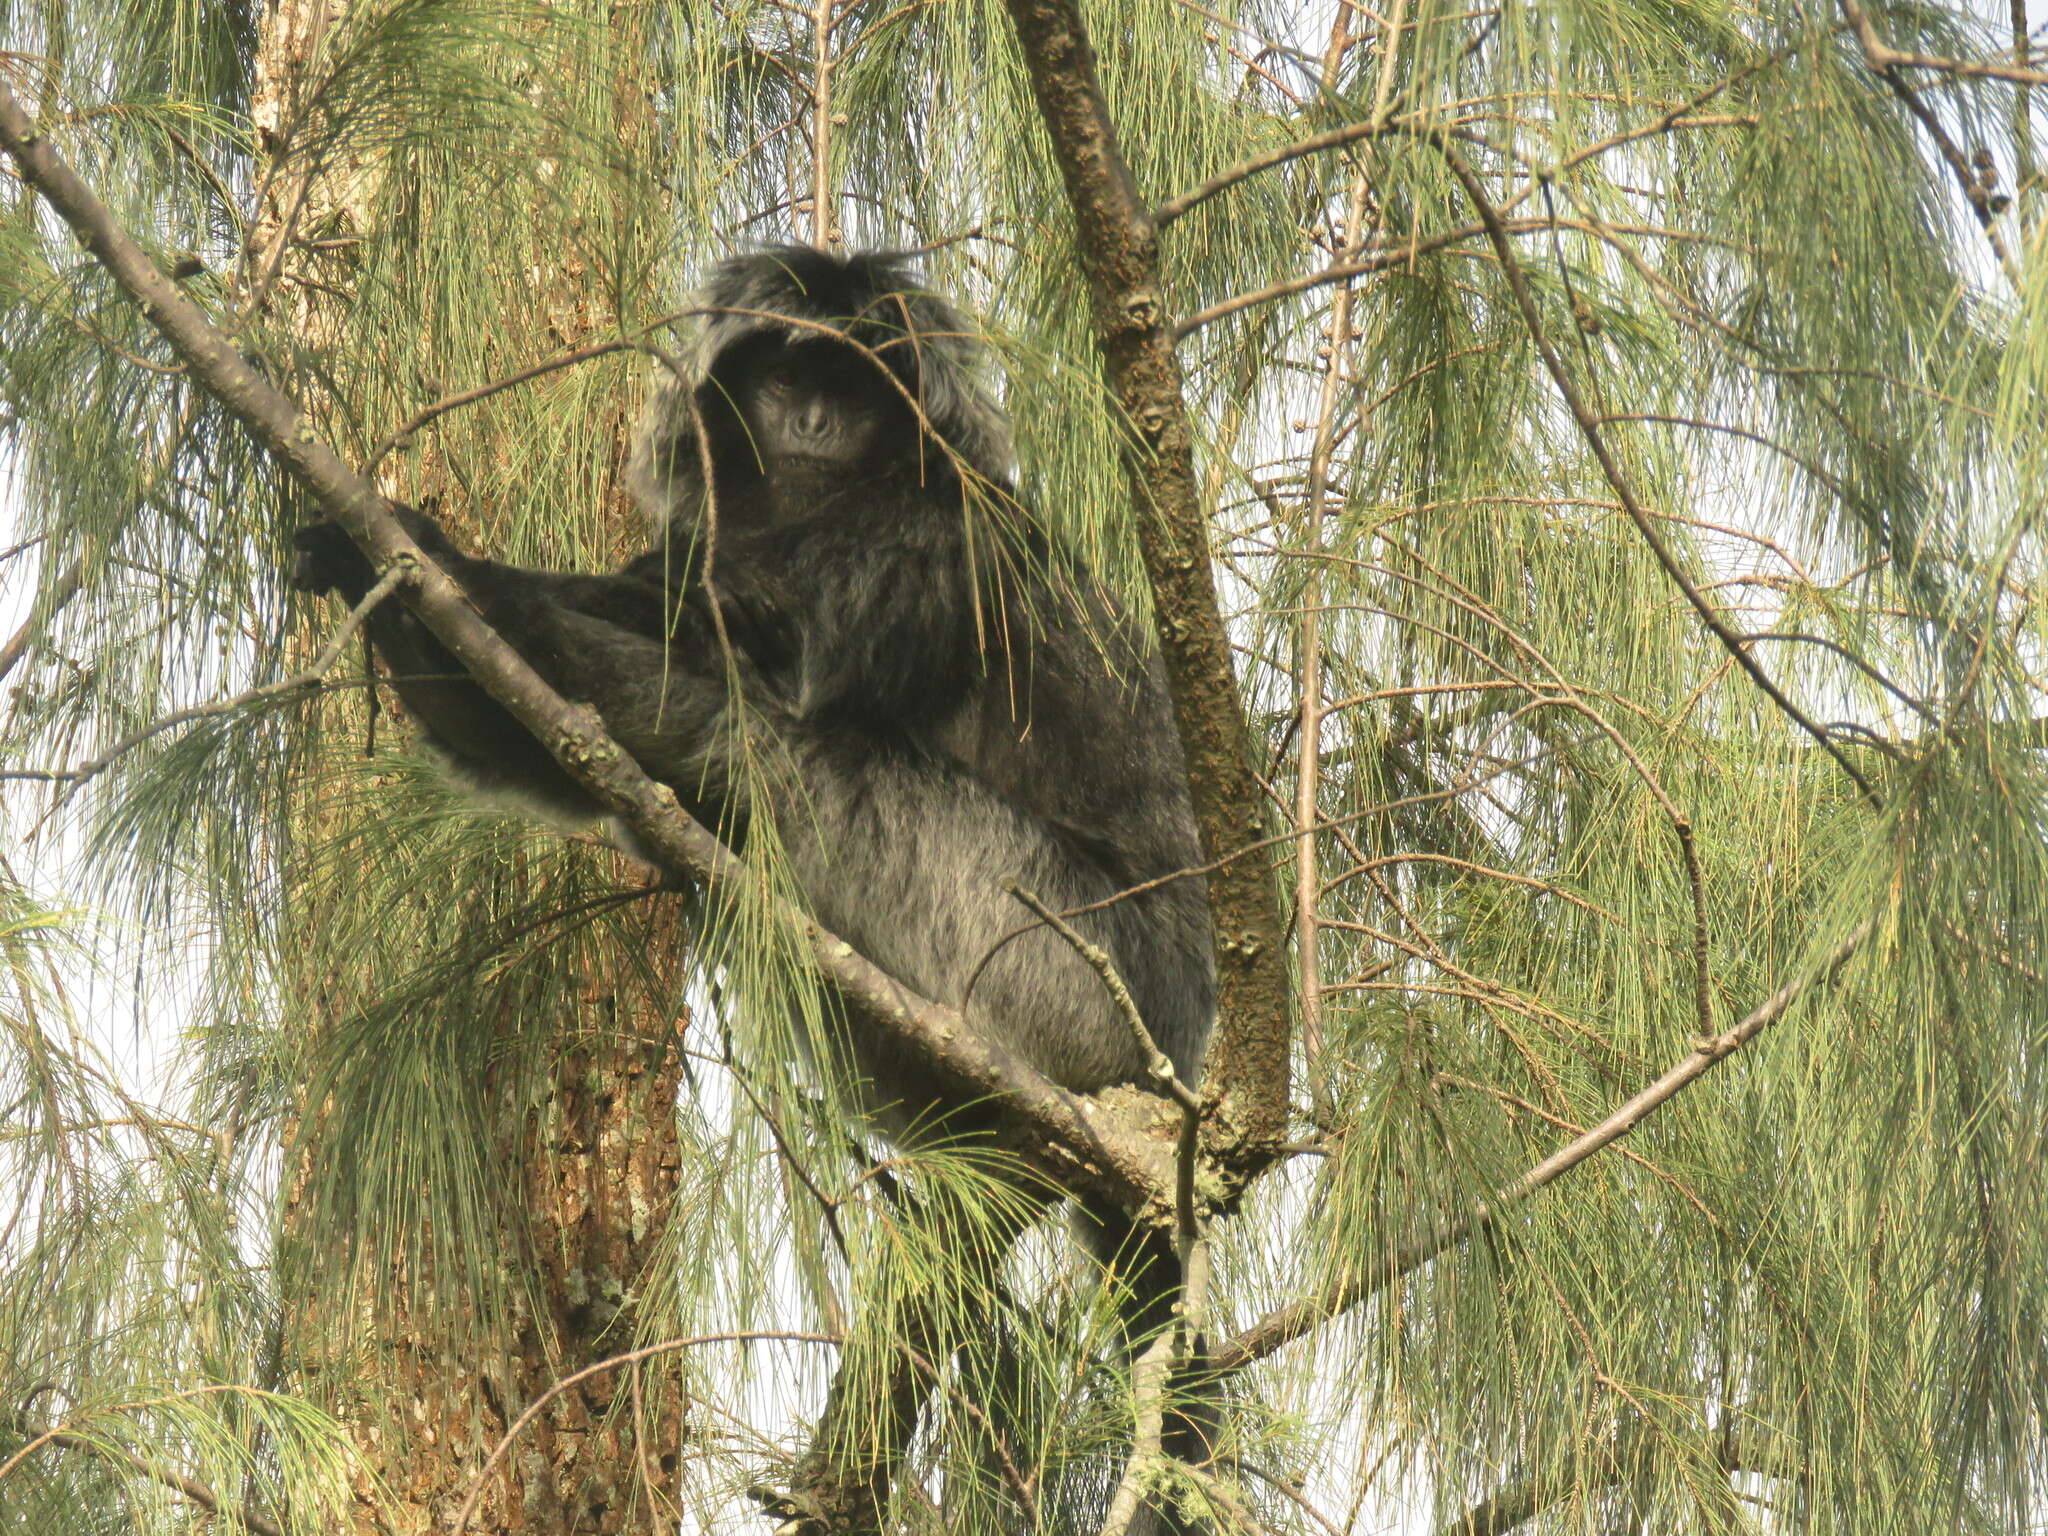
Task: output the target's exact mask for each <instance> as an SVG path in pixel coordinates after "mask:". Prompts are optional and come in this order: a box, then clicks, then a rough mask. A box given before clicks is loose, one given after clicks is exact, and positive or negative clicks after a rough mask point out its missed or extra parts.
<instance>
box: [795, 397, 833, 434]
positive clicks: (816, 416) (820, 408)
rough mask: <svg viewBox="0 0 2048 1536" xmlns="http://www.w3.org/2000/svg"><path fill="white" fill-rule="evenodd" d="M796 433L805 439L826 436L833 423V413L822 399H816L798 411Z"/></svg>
mask: <svg viewBox="0 0 2048 1536" xmlns="http://www.w3.org/2000/svg"><path fill="white" fill-rule="evenodd" d="M795 425H796V435H797V436H798V437H800V438H805V439H816V438H821V437H823V436H825V434H826V432H827V431H828V430H829V429H830V427H831V425H832V413H831V412H830V411H828V410H826V409H825V406H824V403H823V402H822V401H814V402H813V403H812V404H810V405H807V406H805V407H804V408H803V409H801V410H799V411H798V412H797V413H796V423H795Z"/></svg>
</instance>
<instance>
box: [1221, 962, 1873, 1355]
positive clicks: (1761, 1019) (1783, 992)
mask: <svg viewBox="0 0 2048 1536" xmlns="http://www.w3.org/2000/svg"><path fill="white" fill-rule="evenodd" d="M1869 936H1870V924H1868V923H1865V924H1863V925H1862V926H1860V927H1858V928H1857V929H1856V931H1855V932H1853V933H1851V934H1850V935H1849V936H1848V937H1847V938H1846V939H1844V940H1843V941H1842V942H1841V943H1840V944H1838V945H1836V946H1835V948H1834V951H1833V952H1832V953H1831V954H1830V955H1829V956H1828V957H1827V958H1826V959H1825V960H1823V961H1822V962H1821V963H1820V965H1819V966H1817V967H1816V968H1815V969H1814V970H1813V971H1812V972H1810V973H1809V974H1807V975H1804V976H1796V977H1794V978H1793V979H1792V980H1791V981H1788V982H1786V983H1785V985H1783V986H1782V987H1780V988H1778V990H1777V991H1775V992H1773V993H1772V994H1771V995H1770V996H1769V997H1767V998H1765V999H1764V1000H1763V1002H1761V1003H1759V1004H1758V1005H1757V1006H1756V1008H1755V1009H1754V1010H1753V1011H1751V1012H1750V1013H1749V1015H1748V1016H1747V1017H1745V1018H1744V1019H1742V1020H1741V1022H1739V1023H1737V1024H1736V1025H1734V1026H1733V1027H1732V1028H1730V1029H1728V1030H1726V1031H1724V1032H1723V1033H1721V1034H1718V1035H1710V1036H1708V1037H1706V1038H1704V1039H1701V1040H1696V1041H1694V1042H1693V1048H1692V1050H1691V1052H1690V1053H1689V1054H1687V1055H1686V1056H1685V1057H1684V1058H1682V1059H1681V1060H1680V1061H1678V1062H1677V1063H1676V1064H1674V1065H1673V1066H1671V1067H1670V1068H1668V1069H1667V1070H1666V1071H1665V1072H1664V1073H1663V1074H1662V1075H1661V1076H1659V1077H1658V1078H1657V1079H1656V1080H1655V1081H1654V1082H1652V1083H1650V1084H1648V1085H1647V1086H1646V1087H1643V1088H1641V1089H1639V1090H1637V1092H1636V1093H1635V1094H1633V1095H1632V1096H1631V1097H1630V1098H1629V1099H1628V1101H1627V1102H1626V1103H1624V1104H1622V1105H1621V1107H1620V1108H1618V1109H1616V1110H1615V1111H1614V1112H1613V1113H1612V1114H1610V1115H1609V1116H1608V1117H1607V1118H1606V1119H1604V1120H1602V1121H1601V1122H1600V1123H1599V1124H1598V1125H1596V1126H1594V1127H1593V1128H1592V1129H1591V1130H1589V1131H1587V1132H1586V1133H1585V1134H1584V1135H1583V1136H1577V1137H1574V1138H1573V1139H1572V1140H1571V1141H1569V1142H1567V1143H1566V1144H1565V1145H1564V1146H1562V1147H1560V1148H1558V1149H1557V1151H1555V1152H1553V1153H1551V1154H1550V1156H1548V1157H1546V1158H1544V1159H1543V1161H1541V1162H1540V1163H1537V1164H1536V1165H1535V1166H1534V1167H1532V1168H1531V1169H1529V1171H1528V1172H1526V1173H1524V1174H1523V1175H1522V1176H1521V1177H1520V1178H1517V1179H1514V1180H1512V1181H1510V1182H1509V1183H1506V1184H1503V1185H1502V1186H1501V1187H1500V1188H1499V1189H1497V1190H1496V1191H1494V1194H1493V1198H1492V1199H1490V1200H1487V1201H1485V1202H1484V1203H1482V1204H1480V1205H1478V1206H1475V1207H1474V1208H1473V1209H1472V1211H1471V1213H1470V1214H1469V1215H1467V1216H1465V1217H1464V1218H1463V1219H1462V1220H1459V1221H1454V1222H1452V1223H1450V1224H1449V1225H1447V1226H1445V1227H1444V1228H1442V1229H1441V1230H1439V1231H1438V1232H1436V1233H1434V1234H1431V1235H1429V1236H1426V1237H1422V1238H1419V1239H1417V1240H1416V1241H1415V1242H1412V1243H1410V1244H1408V1245H1407V1246H1406V1247H1403V1248H1400V1249H1397V1250H1395V1251H1394V1252H1393V1253H1392V1254H1390V1255H1388V1256H1387V1260H1386V1262H1385V1263H1384V1264H1383V1265H1382V1266H1380V1267H1379V1268H1377V1269H1375V1270H1373V1271H1372V1272H1371V1273H1369V1274H1361V1275H1358V1276H1356V1277H1355V1278H1353V1279H1352V1280H1350V1281H1348V1282H1347V1283H1346V1284H1344V1285H1342V1286H1339V1287H1338V1288H1337V1289H1336V1290H1334V1291H1332V1292H1331V1293H1330V1294H1328V1295H1326V1296H1320V1297H1317V1298H1314V1299H1312V1300H1309V1301H1301V1302H1295V1303H1293V1304H1291V1305H1289V1306H1285V1307H1281V1308H1279V1309H1278V1310H1276V1311H1273V1312H1269V1313H1267V1314H1266V1316H1265V1317H1263V1318H1262V1319H1260V1320H1259V1321H1258V1322H1256V1323H1254V1324H1252V1326H1251V1327H1249V1328H1247V1329H1245V1331H1244V1332H1243V1333H1240V1334H1239V1335H1238V1336H1237V1337H1236V1338H1234V1339H1231V1340H1230V1341H1229V1342H1228V1343H1226V1344H1224V1345H1223V1346H1222V1347H1220V1348H1219V1349H1218V1350H1217V1351H1216V1354H1215V1357H1214V1359H1215V1366H1216V1369H1217V1370H1219V1371H1229V1370H1236V1369H1238V1368H1239V1367H1241V1366H1246V1365H1250V1364H1251V1363H1252V1362H1253V1361H1254V1360H1260V1359H1263V1358H1264V1357H1265V1356H1267V1355H1270V1354H1272V1353H1273V1351H1274V1350H1276V1349H1278V1348H1280V1346H1281V1345H1283V1344H1287V1343H1290V1342H1292V1341H1293V1340H1295V1339H1298V1338H1300V1337H1302V1336H1303V1335H1304V1334H1307V1333H1309V1332H1311V1331H1313V1330H1314V1329H1316V1328H1317V1327H1319V1326H1321V1325H1322V1324H1323V1323H1326V1322H1328V1321H1329V1320H1330V1319H1331V1318H1333V1317H1335V1316H1337V1315H1338V1314H1339V1313H1341V1312H1346V1311H1349V1310H1350V1309H1351V1308H1352V1307H1355V1306H1357V1305H1358V1304H1359V1303H1360V1302H1362V1301H1364V1300H1365V1299H1366V1298H1367V1297H1369V1296H1372V1295H1375V1294H1377V1293H1378V1292H1379V1291H1380V1290H1382V1289H1384V1288H1385V1287H1386V1286H1389V1285H1391V1284H1393V1283H1394V1282H1395V1281H1397V1280H1399V1279H1401V1278H1402V1277H1403V1276H1404V1275H1407V1274H1409V1273H1411V1272H1412V1271H1414V1270H1417V1269H1420V1268H1421V1267H1422V1266H1423V1265H1425V1264H1427V1263H1428V1262H1429V1261H1430V1260H1431V1259H1434V1258H1436V1257H1437V1256H1438V1255H1439V1254H1442V1253H1446V1252H1448V1251H1449V1250H1451V1249H1452V1248H1455V1247H1457V1246H1458V1244H1460V1243H1462V1242H1464V1241H1465V1240H1466V1239H1467V1238H1469V1237H1472V1236H1474V1235H1475V1234H1477V1233H1479V1232H1481V1231H1484V1230H1485V1229H1486V1228H1487V1227H1489V1226H1491V1225H1492V1224H1493V1222H1494V1220H1495V1219H1496V1218H1497V1217H1499V1216H1500V1215H1501V1213H1502V1212H1504V1211H1506V1210H1507V1209H1508V1208H1509V1207H1510V1206H1513V1205H1516V1204H1519V1203H1520V1202H1521V1201H1523V1200H1526V1199H1528V1198H1529V1196H1531V1195H1533V1194H1535V1193H1536V1192H1537V1191H1538V1190H1539V1189H1542V1188H1543V1187H1544V1186H1545V1185H1546V1184H1550V1183H1554V1182H1555V1181H1556V1180H1558V1179H1560V1178H1562V1177H1563V1176H1564V1175H1565V1174H1567V1173H1570V1172H1571V1171H1572V1169H1574V1168H1576V1167H1578V1166H1579V1164H1581V1163H1583V1162H1584V1161H1585V1160H1586V1159H1587V1158H1589V1157H1591V1156H1592V1155H1593V1154H1594V1153H1596V1152H1599V1151H1601V1150H1602V1149H1604V1148H1606V1147H1609V1146H1612V1145H1613V1144H1614V1143H1615V1142H1617V1141H1619V1140H1621V1138H1622V1137H1624V1136H1626V1135H1627V1134H1628V1133H1629V1132H1630V1131H1632V1130H1634V1129H1635V1128H1636V1127H1637V1126H1638V1125H1640V1124H1642V1123H1643V1121H1644V1120H1645V1119H1647V1118H1648V1117H1649V1116H1650V1115H1652V1114H1654V1113H1655V1112H1656V1111H1657V1110H1659V1109H1661V1108H1662V1107H1663V1106H1664V1105H1666V1104H1668V1103H1669V1102H1670V1101H1671V1100H1673V1099H1675V1098H1677V1097H1678V1095H1679V1094H1681V1093H1683V1092H1684V1091H1685V1090H1686V1089H1687V1088H1689V1087H1691V1086H1692V1084H1693V1083H1695V1082H1697V1081H1698V1080H1699V1079H1700V1078H1702V1077H1704V1076H1705V1075H1706V1074H1707V1073H1708V1072H1710V1071H1712V1070H1713V1069H1714V1068H1715V1067H1716V1066H1718V1065H1719V1064H1720V1063H1721V1062H1723V1061H1725V1060H1727V1059H1728V1058H1729V1057H1730V1056H1732V1055H1734V1054H1735V1052H1737V1051H1739V1050H1741V1049H1742V1047H1743V1046H1745V1045H1747V1044H1749V1042H1750V1041H1752V1040H1754V1039H1755V1038H1756V1037H1757V1036H1758V1035H1760V1034H1762V1033H1763V1032H1764V1031H1765V1030H1766V1029H1768V1028H1770V1027H1771V1025H1773V1024H1775V1023H1777V1022H1778V1020H1780V1019H1781V1018H1783V1017H1784V1016H1785V1014H1786V1013H1787V1011H1789V1010H1790V1008H1791V1007H1792V1005H1793V1004H1794V1003H1796V1002H1797V1001H1799V999H1800V997H1801V996H1803V995H1804V994H1805V992H1806V990H1807V989H1808V988H1809V987H1811V986H1812V985H1813V984H1814V983H1815V982H1816V981H1825V980H1826V979H1827V978H1828V977H1830V976H1832V975H1833V974H1834V973H1835V972H1836V971H1837V970H1839V969H1840V968H1841V965H1842V962H1843V961H1845V960H1847V959H1848V958H1849V956H1850V955H1852V954H1854V953H1855V952H1856V950H1857V948H1858V947H1859V946H1860V945H1861V944H1862V943H1863V941H1864V940H1865V939H1867V938H1868V937H1869Z"/></svg>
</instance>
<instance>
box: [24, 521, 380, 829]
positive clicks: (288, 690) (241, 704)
mask: <svg viewBox="0 0 2048 1536" xmlns="http://www.w3.org/2000/svg"><path fill="white" fill-rule="evenodd" d="M417 570H418V566H417V565H414V564H409V563H403V562H402V563H400V564H397V565H394V566H392V567H391V569H390V570H388V571H386V572H385V573H384V574H383V575H382V576H380V577H378V578H377V583H376V585H375V586H373V587H371V588H370V590H369V591H368V592H365V593H364V594H363V600H362V601H361V602H360V603H357V604H356V605H355V607H353V608H351V609H350V610H349V612H348V617H347V618H345V619H343V620H342V621H341V625H340V627H339V628H338V629H336V630H335V631H334V634H333V635H332V636H331V637H330V638H329V640H328V642H327V644H326V645H324V646H322V647H321V649H320V654H319V655H318V656H315V657H314V658H313V660H312V662H311V663H310V664H309V665H307V666H306V667H305V668H304V669H303V670H302V671H298V672H294V673H293V674H292V675H291V676H290V677H287V678H284V679H282V680H281V681H279V682H275V683H264V684H263V685H262V686H260V687H257V688H247V689H244V690H243V691H242V692H240V693H238V694H235V695H234V696H233V697H231V698H226V699H215V700H214V701H212V702H211V703H208V704H194V705H193V706H192V707H191V708H190V709H179V710H173V711H172V712H171V713H170V714H168V715H165V716H163V717H162V718H161V719H158V720H152V721H151V722H150V723H149V724H148V725H145V726H143V727H142V728H141V729H140V730H138V731H134V732H131V733H130V734H129V735H127V736H124V737H123V738H122V739H121V740H120V741H119V742H118V743H116V744H115V745H114V746H112V747H109V748H108V749H107V750H106V751H105V752H103V753H101V754H100V755H99V756H98V757H95V758H93V759H92V760H91V761H90V762H86V763H81V764H80V765H79V766H78V767H76V768H68V769H58V770H55V771H53V772H51V774H50V775H49V776H50V777H51V778H59V779H68V780H69V781H70V784H71V787H70V788H69V789H67V790H65V791H64V794H63V796H62V798H60V799H59V800H58V802H57V806H56V807H55V808H56V809H62V808H63V806H64V805H65V803H66V802H68V801H69V800H70V799H71V797H72V796H74V795H76V794H77V793H78V791H79V790H81V789H83V788H84V787H85V785H86V782H87V781H88V780H90V779H93V778H96V777H98V775H100V774H101V773H103V772H104V771H105V770H106V769H107V768H108V767H109V766H110V765H111V764H112V763H114V762H115V761H117V760H118V759H120V758H122V757H125V756H126V755H127V754H128V753H130V752H133V751H134V750H135V749H136V748H137V747H139V746H141V745H142V744H143V743H144V742H145V741H148V740H149V739H150V738H151V737H153V736H158V735H161V734H162V733H163V732H165V731H167V730H169V729H170V728H171V727H172V726H175V725H187V724H190V723H191V722H192V721H194V720H205V719H209V718H211V717H212V716H215V715H232V714H235V713H237V712H238V711H240V710H244V709H247V708H248V707H249V706H250V705H252V704H262V703H266V702H268V701H269V700H272V699H278V698H283V697H286V696H288V695H290V694H294V693H303V692H304V691H306V690H307V689H309V688H314V687H317V686H319V684H320V682H321V680H322V679H323V678H325V676H326V675H327V669H328V668H329V667H331V666H333V665H334V663H335V660H336V658H338V657H339V656H340V655H341V648H342V647H343V646H344V645H346V644H347V643H348V639H349V636H351V635H353V634H354V633H355V632H356V631H357V630H358V629H360V628H361V627H362V624H363V621H364V620H365V619H367V618H369V616H370V610H371V609H373V608H375V607H376V606H377V605H378V604H379V603H381V602H383V601H384V599H385V598H387V597H389V596H390V595H391V594H392V592H393V591H395V590H396V589H397V588H398V587H400V586H402V585H403V584H404V583H406V582H407V581H410V580H411V579H412V578H413V575H414V573H415V572H416V571H417Z"/></svg>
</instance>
